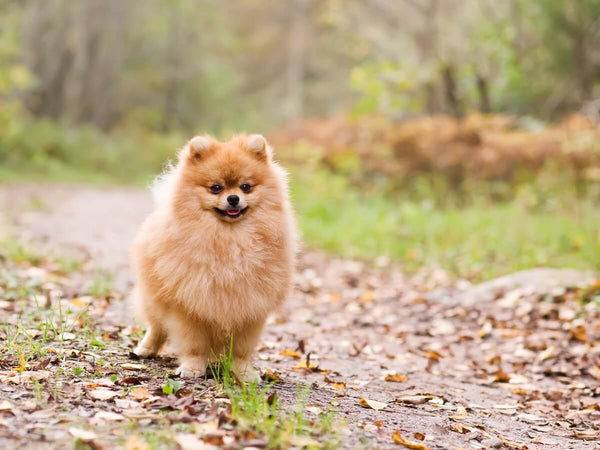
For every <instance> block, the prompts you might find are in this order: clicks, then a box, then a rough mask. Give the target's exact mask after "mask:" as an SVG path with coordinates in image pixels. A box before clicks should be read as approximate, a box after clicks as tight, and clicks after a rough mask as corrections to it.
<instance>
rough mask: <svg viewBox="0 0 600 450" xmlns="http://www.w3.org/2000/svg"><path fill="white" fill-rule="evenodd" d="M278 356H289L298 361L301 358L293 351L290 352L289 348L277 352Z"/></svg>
mask: <svg viewBox="0 0 600 450" xmlns="http://www.w3.org/2000/svg"><path fill="white" fill-rule="evenodd" d="M279 354H280V355H283V356H291V357H292V358H296V359H300V358H302V355H301V354H300V353H298V352H296V351H294V350H292V349H291V348H286V349H285V350H282V351H281V352H279Z"/></svg>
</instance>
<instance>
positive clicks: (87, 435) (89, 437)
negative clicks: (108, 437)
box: [69, 427, 98, 441]
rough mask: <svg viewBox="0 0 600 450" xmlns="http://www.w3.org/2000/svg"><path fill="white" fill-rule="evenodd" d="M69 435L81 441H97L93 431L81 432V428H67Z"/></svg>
mask: <svg viewBox="0 0 600 450" xmlns="http://www.w3.org/2000/svg"><path fill="white" fill-rule="evenodd" d="M69 434H70V435H71V436H73V437H74V438H77V439H81V440H82V441H93V440H94V439H98V435H97V434H96V433H94V432H93V431H88V430H82V429H81V428H75V427H71V428H69Z"/></svg>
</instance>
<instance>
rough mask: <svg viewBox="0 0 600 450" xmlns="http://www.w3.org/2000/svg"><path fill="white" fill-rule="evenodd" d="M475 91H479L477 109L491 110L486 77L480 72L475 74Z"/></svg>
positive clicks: (487, 111)
mask: <svg viewBox="0 0 600 450" xmlns="http://www.w3.org/2000/svg"><path fill="white" fill-rule="evenodd" d="M477 91H478V92H479V111H480V112H482V113H489V112H491V111H492V105H491V103H490V88H489V84H488V80H487V78H485V77H484V76H483V75H481V74H480V73H478V74H477Z"/></svg>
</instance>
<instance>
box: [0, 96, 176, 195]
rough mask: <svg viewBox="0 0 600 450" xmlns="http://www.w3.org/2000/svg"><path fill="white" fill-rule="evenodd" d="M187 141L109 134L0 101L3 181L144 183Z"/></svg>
mask: <svg viewBox="0 0 600 450" xmlns="http://www.w3.org/2000/svg"><path fill="white" fill-rule="evenodd" d="M184 142H185V141H184V140H183V139H182V138H181V137H179V136H174V135H158V134H157V135H152V136H148V135H138V136H124V135H119V134H113V135H110V136H109V135H106V134H103V133H100V132H99V131H98V130H96V129H94V128H92V127H83V128H77V127H75V128H74V127H69V126H67V125H66V124H61V123H56V122H54V121H51V120H47V119H42V120H35V119H32V118H29V117H27V116H26V115H25V114H22V113H21V114H19V113H17V112H15V111H13V110H11V109H9V108H7V107H4V108H3V107H2V103H0V181H2V180H10V179H11V178H12V177H14V172H15V171H19V172H20V173H22V174H25V175H26V176H27V177H29V178H31V179H40V178H41V179H43V178H44V177H48V178H59V179H65V180H72V181H92V182H94V181H95V182H106V181H108V180H117V181H120V182H127V183H132V182H133V183H136V182H137V183H146V182H148V181H149V180H150V179H151V175H150V174H151V173H156V172H158V171H160V168H161V166H162V165H163V164H164V162H165V161H166V160H168V159H169V158H172V157H173V156H174V153H175V149H177V148H179V147H180V146H181V145H182V144H183V143H184Z"/></svg>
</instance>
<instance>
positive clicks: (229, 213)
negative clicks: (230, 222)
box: [215, 206, 248, 219]
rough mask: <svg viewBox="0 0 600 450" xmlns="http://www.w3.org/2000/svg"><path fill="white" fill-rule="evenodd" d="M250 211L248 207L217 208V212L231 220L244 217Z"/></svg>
mask: <svg viewBox="0 0 600 450" xmlns="http://www.w3.org/2000/svg"><path fill="white" fill-rule="evenodd" d="M247 210H248V207H247V206H246V207H245V208H244V209H239V208H238V209H219V208H215V211H217V212H218V213H219V214H221V215H222V216H225V217H229V218H231V219H237V218H238V217H240V216H243V215H244V214H245V213H246V211H247Z"/></svg>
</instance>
